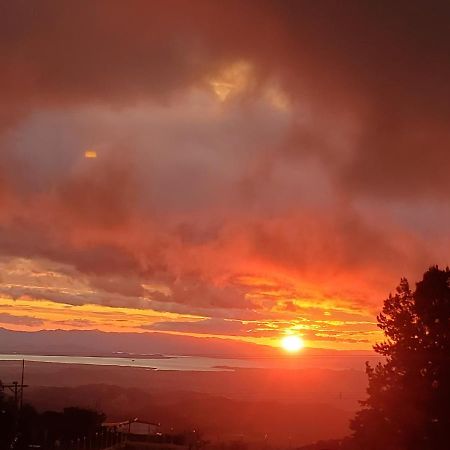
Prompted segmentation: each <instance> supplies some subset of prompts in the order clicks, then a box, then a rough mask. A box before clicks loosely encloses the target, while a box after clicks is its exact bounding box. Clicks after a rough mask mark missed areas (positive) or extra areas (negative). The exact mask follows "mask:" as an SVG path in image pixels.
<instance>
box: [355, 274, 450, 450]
mask: <svg viewBox="0 0 450 450" xmlns="http://www.w3.org/2000/svg"><path fill="white" fill-rule="evenodd" d="M377 321H378V326H379V327H380V328H381V329H382V330H383V332H384V334H385V336H386V340H385V341H384V342H382V343H380V344H377V345H375V347H374V349H375V351H376V352H377V353H379V354H380V355H383V356H385V357H386V362H385V363H384V364H382V363H379V364H378V365H377V366H376V367H371V366H370V365H369V364H367V365H366V373H367V375H368V379H369V386H368V390H367V392H368V398H367V400H365V401H364V402H362V406H363V408H362V410H361V411H359V412H358V413H357V415H356V417H355V419H354V420H353V421H352V423H351V428H352V430H353V442H354V444H355V447H356V448H358V449H364V450H378V449H383V450H416V449H417V450H424V449H427V450H441V449H442V450H444V449H448V448H450V447H449V445H450V270H449V269H448V268H447V269H445V270H440V269H439V268H438V267H437V266H435V267H431V268H430V269H429V270H428V271H427V272H426V273H425V274H424V276H423V279H422V281H420V282H419V283H417V285H416V289H415V291H412V290H411V288H410V286H409V284H408V281H407V280H406V279H402V280H401V282H400V285H399V287H398V288H397V292H396V294H395V295H390V296H389V298H388V299H386V300H385V302H384V307H383V311H382V313H381V314H380V315H379V316H378V317H377Z"/></svg>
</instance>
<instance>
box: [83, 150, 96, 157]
mask: <svg viewBox="0 0 450 450" xmlns="http://www.w3.org/2000/svg"><path fill="white" fill-rule="evenodd" d="M84 157H85V158H87V159H94V158H97V152H96V151H95V150H86V151H85V152H84Z"/></svg>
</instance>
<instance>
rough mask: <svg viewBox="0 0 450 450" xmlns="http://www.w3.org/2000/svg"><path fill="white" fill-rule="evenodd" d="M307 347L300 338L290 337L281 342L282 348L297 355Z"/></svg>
mask: <svg viewBox="0 0 450 450" xmlns="http://www.w3.org/2000/svg"><path fill="white" fill-rule="evenodd" d="M304 346H305V343H304V342H303V339H302V338H301V337H300V336H296V335H289V336H285V337H284V338H283V339H282V340H281V347H283V349H284V350H286V351H287V352H289V353H296V352H298V351H300V350H301V349H302V348H303V347H304Z"/></svg>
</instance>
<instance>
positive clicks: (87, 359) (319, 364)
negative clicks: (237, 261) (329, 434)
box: [0, 354, 370, 371]
mask: <svg viewBox="0 0 450 450" xmlns="http://www.w3.org/2000/svg"><path fill="white" fill-rule="evenodd" d="M367 359H370V358H367V356H365V357H357V358H355V357H352V356H343V357H339V358H337V357H334V356H333V357H323V356H317V357H314V356H308V357H305V358H302V357H301V356H298V357H289V356H286V357H280V358H212V357H206V356H177V355H174V356H172V355H170V356H156V357H148V356H147V357H142V356H141V357H139V356H136V357H135V358H133V357H123V356H54V355H49V356H46V355H25V354H9V355H7V354H0V361H21V360H25V361H30V362H40V363H59V364H88V365H95V366H122V367H140V368H146V369H149V370H177V371H229V370H235V369H303V368H329V369H356V370H364V362H365V361H366V360H367Z"/></svg>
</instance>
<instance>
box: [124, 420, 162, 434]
mask: <svg viewBox="0 0 450 450" xmlns="http://www.w3.org/2000/svg"><path fill="white" fill-rule="evenodd" d="M159 427H160V425H159V423H152V422H144V421H142V420H137V421H134V422H131V423H130V426H129V433H130V434H134V435H137V436H153V435H155V434H158V433H159Z"/></svg>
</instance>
